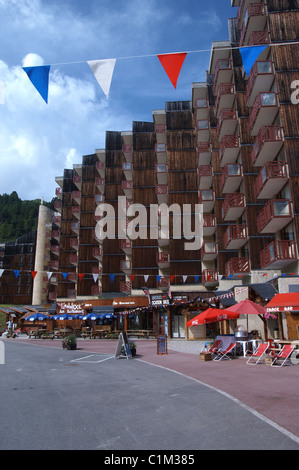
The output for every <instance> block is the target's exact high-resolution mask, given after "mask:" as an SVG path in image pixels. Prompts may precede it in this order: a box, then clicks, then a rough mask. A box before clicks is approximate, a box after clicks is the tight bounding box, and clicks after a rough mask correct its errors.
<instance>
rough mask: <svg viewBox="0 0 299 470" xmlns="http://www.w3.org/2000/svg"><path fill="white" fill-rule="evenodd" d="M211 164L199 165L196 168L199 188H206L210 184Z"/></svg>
mask: <svg viewBox="0 0 299 470" xmlns="http://www.w3.org/2000/svg"><path fill="white" fill-rule="evenodd" d="M212 179H213V167H212V165H200V166H199V167H198V170H197V180H198V187H199V189H208V188H210V186H211V184H212Z"/></svg>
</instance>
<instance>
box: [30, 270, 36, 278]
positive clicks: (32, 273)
mask: <svg viewBox="0 0 299 470" xmlns="http://www.w3.org/2000/svg"><path fill="white" fill-rule="evenodd" d="M31 275H32V277H33V279H35V276H36V275H37V271H31Z"/></svg>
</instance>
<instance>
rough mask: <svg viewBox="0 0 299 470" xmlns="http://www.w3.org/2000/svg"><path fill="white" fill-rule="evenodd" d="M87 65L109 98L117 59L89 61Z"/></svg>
mask: <svg viewBox="0 0 299 470" xmlns="http://www.w3.org/2000/svg"><path fill="white" fill-rule="evenodd" d="M87 63H88V65H89V67H90V68H91V70H92V72H93V74H94V76H95V78H96V80H97V82H98V84H99V85H100V87H101V88H102V90H103V92H104V93H105V95H106V96H107V98H108V97H109V91H110V85H111V80H112V76H113V72H114V67H115V63H116V59H107V60H89V61H87Z"/></svg>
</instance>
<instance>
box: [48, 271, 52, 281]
mask: <svg viewBox="0 0 299 470" xmlns="http://www.w3.org/2000/svg"><path fill="white" fill-rule="evenodd" d="M52 274H53V273H51V272H50V271H48V272H47V276H48V281H50V279H51V276H52Z"/></svg>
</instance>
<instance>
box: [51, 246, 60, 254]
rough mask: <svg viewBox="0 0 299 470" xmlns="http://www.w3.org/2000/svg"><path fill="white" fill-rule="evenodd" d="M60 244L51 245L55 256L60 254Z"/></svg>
mask: <svg viewBox="0 0 299 470" xmlns="http://www.w3.org/2000/svg"><path fill="white" fill-rule="evenodd" d="M59 251H60V246H59V245H52V246H51V253H52V254H53V255H55V256H59Z"/></svg>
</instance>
